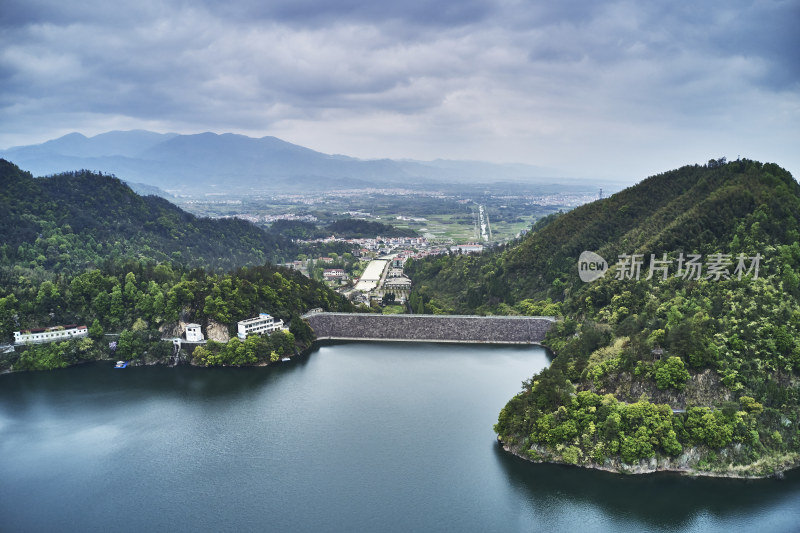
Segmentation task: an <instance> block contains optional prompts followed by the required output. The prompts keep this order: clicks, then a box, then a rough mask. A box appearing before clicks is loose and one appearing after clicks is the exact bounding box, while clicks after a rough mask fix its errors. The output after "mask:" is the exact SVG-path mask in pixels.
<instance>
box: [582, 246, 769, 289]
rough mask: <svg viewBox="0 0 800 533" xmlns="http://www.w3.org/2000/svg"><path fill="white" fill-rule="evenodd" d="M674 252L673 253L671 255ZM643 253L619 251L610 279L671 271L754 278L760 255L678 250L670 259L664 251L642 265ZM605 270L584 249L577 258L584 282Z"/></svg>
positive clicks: (688, 276)
mask: <svg viewBox="0 0 800 533" xmlns="http://www.w3.org/2000/svg"><path fill="white" fill-rule="evenodd" d="M673 255H675V254H673ZM645 257H646V256H645V254H620V255H619V256H618V261H617V263H616V264H615V265H614V278H615V279H618V280H626V279H632V280H636V281H638V280H639V279H642V278H641V277H640V276H642V275H644V274H646V275H647V277H645V278H644V279H645V280H655V281H659V280H661V281H664V280H666V279H667V277H668V275H669V274H670V273H672V275H673V277H676V278H680V279H683V280H687V281H691V280H695V281H699V280H704V281H708V280H712V281H720V280H728V279H737V280H741V279H742V277H743V276H751V277H752V279H758V269H759V267H760V265H761V254H760V253H757V254H755V255H754V256H747V255H745V254H739V255H738V256H735V257H734V256H733V255H732V254H722V253H714V254H709V255H708V256H706V258H705V259H706V260H705V261H703V256H702V255H700V254H684V253H683V252H680V253H678V254H677V257H674V258H673V259H670V258H669V257H668V254H666V253H665V254H662V256H661V258H657V257H656V254H650V262H649V265H648V266H647V267H645ZM607 271H608V263H607V262H606V260H605V259H603V258H602V257H601V256H599V255H598V254H596V253H594V252H589V251H585V252H583V253H581V256H580V258H578V275H579V276H580V278H581V280H582V281H584V282H586V283H588V282H590V281H594V280H596V279H600V278H602V277H603V276H604V275H605V273H606V272H607Z"/></svg>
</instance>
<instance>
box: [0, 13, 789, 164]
mask: <svg viewBox="0 0 800 533" xmlns="http://www.w3.org/2000/svg"><path fill="white" fill-rule="evenodd" d="M693 4H694V3H690V2H680V1H678V2H676V1H674V0H670V1H664V2H661V1H653V2H599V1H596V0H577V1H571V0H566V1H564V0H562V1H558V2H554V1H539V2H532V1H520V0H517V1H515V0H498V1H480V0H438V1H436V2H433V1H423V0H404V1H402V2H391V3H390V2H376V1H374V0H373V1H363V0H232V1H229V2H217V1H212V0H198V1H195V2H189V1H186V0H165V1H155V0H137V1H136V2H121V1H116V0H82V1H81V2H65V1H64V0H5V1H4V2H3V8H2V10H1V11H0V125H2V127H0V148H8V147H10V146H15V145H23V144H31V143H38V142H42V141H45V140H48V139H52V138H55V137H58V136H60V135H63V134H65V133H69V132H72V131H79V132H81V133H83V134H85V135H89V136H90V135H95V134H98V133H102V132H105V131H109V130H113V129H135V128H143V129H150V130H153V131H159V132H178V133H199V132H203V131H214V132H217V133H224V132H234V133H243V134H246V135H251V136H263V135H275V136H277V137H280V138H282V139H285V140H287V141H290V142H294V143H298V144H302V145H304V146H308V147H309V148H313V149H315V150H319V151H322V152H327V153H341V154H347V155H352V156H355V157H362V158H380V157H392V158H413V159H434V158H448V159H479V160H486V161H496V162H511V161H515V162H524V163H531V164H534V165H540V166H544V167H549V168H554V169H558V170H559V172H562V173H564V174H565V175H576V176H584V177H617V178H623V179H635V178H642V177H644V176H647V175H651V174H654V173H657V172H660V171H664V170H668V169H671V168H675V167H677V166H680V165H683V164H686V163H695V162H700V163H702V162H705V161H707V160H708V159H709V158H711V157H714V158H717V157H721V156H726V157H728V158H729V159H735V158H736V157H737V156H742V157H748V158H752V159H757V160H761V161H774V162H776V163H778V164H780V165H782V166H784V167H785V168H787V169H789V170H790V171H792V173H793V174H794V176H795V177H796V178H800V37H799V36H800V31H798V29H797V28H798V27H800V24H799V23H800V1H798V0H787V1H781V0H753V1H738V0H723V1H707V2H700V4H701V5H699V6H697V5H693Z"/></svg>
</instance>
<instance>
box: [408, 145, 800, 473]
mask: <svg viewBox="0 0 800 533" xmlns="http://www.w3.org/2000/svg"><path fill="white" fill-rule="evenodd" d="M799 239H800V186H798V184H797V182H795V180H794V179H793V178H792V176H791V175H790V174H789V173H788V172H786V171H785V170H783V169H782V168H780V167H778V166H777V165H775V164H761V163H759V162H756V161H750V160H738V161H733V162H726V161H724V160H712V161H709V163H708V164H707V165H702V166H700V165H694V166H687V167H683V168H680V169H677V170H674V171H671V172H666V173H664V174H660V175H657V176H653V177H650V178H648V179H646V180H644V181H642V182H641V183H640V184H638V185H636V186H634V187H631V188H628V189H626V190H624V191H622V192H620V193H618V194H615V195H613V196H612V197H610V198H607V199H605V200H600V201H597V202H593V203H591V204H588V205H585V206H582V207H580V208H577V209H575V210H573V211H571V212H569V213H566V214H563V215H554V216H552V217H548V219H547V220H542V221H540V224H538V225H537V227H535V228H534V231H533V232H532V234H531V235H529V236H528V237H527V238H526V239H525V240H524V241H522V242H520V243H518V244H516V245H513V246H509V247H507V248H505V249H502V250H498V251H496V252H494V253H490V254H485V255H483V256H449V257H441V258H437V259H430V260H423V261H418V262H414V263H413V264H410V265H409V268H408V269H407V271H408V272H410V274H411V276H412V279H413V280H414V281H415V285H416V286H417V290H416V291H415V293H416V294H415V296H414V298H415V300H416V301H417V302H422V309H423V310H425V311H426V312H459V313H469V312H478V313H484V314H488V313H500V314H529V315H536V314H545V315H561V316H562V317H563V320H561V321H560V322H559V323H558V325H557V326H556V327H554V328H553V330H551V332H550V334H549V335H548V339H547V345H548V346H549V347H550V348H552V349H553V351H554V352H555V359H554V360H553V362H552V364H551V366H550V367H549V368H548V369H546V370H544V371H542V372H540V373H539V374H538V375H536V376H533V377H532V378H531V379H530V380H527V381H525V382H524V383H523V390H522V392H521V393H520V394H518V395H517V396H515V397H514V398H513V399H512V400H511V401H510V402H509V403H508V405H507V406H506V407H505V408H504V409H503V411H502V413H501V414H500V417H499V421H498V423H497V425H496V427H495V430H496V431H497V433H498V434H499V436H500V439H501V440H502V442H503V443H504V444H505V445H506V446H507V447H508V449H510V450H512V451H513V452H515V453H517V454H519V455H522V456H525V457H529V458H531V459H533V460H547V461H557V462H565V463H571V464H579V465H585V466H593V467H598V468H607V469H611V470H626V471H637V468H638V469H643V470H646V471H647V470H655V469H658V468H663V469H677V470H681V469H690V470H695V471H697V470H703V471H708V472H712V473H718V474H726V475H765V474H769V473H772V472H774V471H779V470H782V469H784V468H787V467H790V466H795V465H797V464H798V462H799V460H800V453H798V452H800V394H799V392H800V389H798V386H799V385H800V342H798V338H800V302H799V301H798V296H800V243H798V240H799ZM583 251H590V252H595V253H596V254H598V255H599V256H601V257H602V258H605V259H606V260H607V261H608V265H609V266H610V268H609V270H608V271H607V272H606V274H605V275H604V276H602V277H601V278H600V279H598V280H596V281H593V282H591V283H584V282H582V281H581V280H580V278H579V272H578V258H579V256H580V255H581V253H582V252H583Z"/></svg>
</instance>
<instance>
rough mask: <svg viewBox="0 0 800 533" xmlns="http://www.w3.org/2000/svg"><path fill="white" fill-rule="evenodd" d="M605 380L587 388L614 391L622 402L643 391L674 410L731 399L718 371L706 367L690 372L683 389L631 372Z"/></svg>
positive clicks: (653, 400) (606, 391) (611, 392)
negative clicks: (661, 386)
mask: <svg viewBox="0 0 800 533" xmlns="http://www.w3.org/2000/svg"><path fill="white" fill-rule="evenodd" d="M604 381H605V383H606V384H605V386H604V387H602V388H600V389H595V388H594V387H591V389H590V390H592V391H593V392H596V393H598V394H609V393H610V394H613V395H614V396H615V397H616V398H617V399H618V400H620V401H623V402H635V401H637V400H638V399H639V398H640V397H641V396H642V394H644V395H645V396H646V397H647V399H648V400H649V401H650V402H652V403H655V404H662V403H665V404H667V405H669V406H670V407H672V408H673V409H685V408H686V407H687V406H706V407H710V406H713V405H715V404H717V403H719V402H720V401H728V400H730V399H731V392H730V391H729V390H728V389H727V388H726V387H724V386H723V385H722V382H721V381H720V378H719V376H718V375H717V373H716V372H714V371H712V370H711V369H708V368H707V369H706V370H704V371H703V372H701V373H699V374H695V375H693V376H692V377H691V379H690V380H689V381H688V382H687V383H686V388H685V389H684V390H682V391H676V390H674V389H666V390H660V389H659V388H658V387H656V384H655V382H653V381H652V380H646V379H642V378H639V377H635V376H633V375H632V374H631V373H630V372H620V373H619V374H616V375H614V376H607V377H606V378H604Z"/></svg>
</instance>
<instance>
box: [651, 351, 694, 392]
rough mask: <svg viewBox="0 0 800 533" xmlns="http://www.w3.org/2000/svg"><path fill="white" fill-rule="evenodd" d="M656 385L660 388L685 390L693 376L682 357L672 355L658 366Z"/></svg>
mask: <svg viewBox="0 0 800 533" xmlns="http://www.w3.org/2000/svg"><path fill="white" fill-rule="evenodd" d="M655 377H656V385H658V388H659V389H662V390H663V389H669V388H672V389H676V390H683V389H684V388H685V387H686V382H687V381H689V378H690V377H691V376H690V375H689V372H688V371H687V370H686V366H685V365H684V364H683V360H682V359H681V358H680V357H676V356H672V357H670V358H668V359H667V360H666V361H664V362H663V363H662V364H660V365H658V367H657V368H656V376H655Z"/></svg>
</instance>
